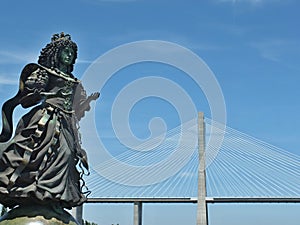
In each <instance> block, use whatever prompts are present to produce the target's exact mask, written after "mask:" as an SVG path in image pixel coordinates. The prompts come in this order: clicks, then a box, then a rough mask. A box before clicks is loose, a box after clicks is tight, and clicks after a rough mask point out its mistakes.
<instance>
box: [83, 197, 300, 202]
mask: <svg viewBox="0 0 300 225" xmlns="http://www.w3.org/2000/svg"><path fill="white" fill-rule="evenodd" d="M134 202H143V203H197V198H88V200H87V203H134ZM206 203H300V197H299V198H269V197H266V198H263V197H257V198H209V197H206Z"/></svg>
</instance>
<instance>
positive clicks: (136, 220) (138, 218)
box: [133, 201, 143, 225]
mask: <svg viewBox="0 0 300 225" xmlns="http://www.w3.org/2000/svg"><path fill="white" fill-rule="evenodd" d="M142 222H143V203H142V202H140V201H139V202H134V212H133V224H134V225H142Z"/></svg>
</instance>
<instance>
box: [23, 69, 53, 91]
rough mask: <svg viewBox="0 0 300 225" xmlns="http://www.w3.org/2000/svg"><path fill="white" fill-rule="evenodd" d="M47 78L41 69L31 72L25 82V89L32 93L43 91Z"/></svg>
mask: <svg viewBox="0 0 300 225" xmlns="http://www.w3.org/2000/svg"><path fill="white" fill-rule="evenodd" d="M48 80H49V76H48V73H47V71H46V70H43V69H41V68H38V69H36V70H35V71H33V72H32V73H31V74H30V75H29V76H28V77H27V79H26V80H25V88H26V89H27V90H29V91H33V92H41V91H45V89H46V86H47V84H48Z"/></svg>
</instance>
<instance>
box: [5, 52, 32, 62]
mask: <svg viewBox="0 0 300 225" xmlns="http://www.w3.org/2000/svg"><path fill="white" fill-rule="evenodd" d="M35 61H37V55H36V54H33V53H24V52H22V51H18V52H10V51H0V64H7V63H12V64H13V63H29V62H35Z"/></svg>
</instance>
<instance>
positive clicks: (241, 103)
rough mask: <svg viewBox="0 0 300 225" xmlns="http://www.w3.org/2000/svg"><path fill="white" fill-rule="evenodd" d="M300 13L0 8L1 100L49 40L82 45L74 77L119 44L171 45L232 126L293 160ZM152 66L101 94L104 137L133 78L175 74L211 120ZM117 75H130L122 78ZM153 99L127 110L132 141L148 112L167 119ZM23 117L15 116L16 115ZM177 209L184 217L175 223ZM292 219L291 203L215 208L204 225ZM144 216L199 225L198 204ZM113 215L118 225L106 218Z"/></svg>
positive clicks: (282, 9)
mask: <svg viewBox="0 0 300 225" xmlns="http://www.w3.org/2000/svg"><path fill="white" fill-rule="evenodd" d="M299 7H300V3H299V2H298V1H297V0H211V1H208V0H207V1H205V0H204V1H172V2H171V1H165V0H161V1H159V0H78V1H64V0H61V1H58V0H54V1H48V2H46V1H14V0H12V1H2V2H1V3H0V27H1V36H0V94H1V98H0V103H1V105H2V103H3V102H4V101H5V100H6V99H8V98H10V97H11V96H12V95H14V94H15V92H16V91H17V88H18V77H19V74H20V71H21V70H22V68H23V66H25V65H26V63H29V62H35V61H36V60H37V57H38V55H39V52H40V50H41V48H42V47H44V46H45V44H46V43H48V41H49V40H50V37H51V35H52V34H53V33H58V32H61V31H64V32H66V33H70V34H71V35H72V38H73V40H74V41H75V42H76V43H77V44H78V46H79V58H78V60H77V64H76V66H75V71H74V72H75V74H76V75H77V76H78V77H79V78H80V77H81V76H82V75H83V74H84V72H85V71H86V69H87V68H88V66H89V65H90V64H91V63H92V62H93V61H94V60H95V59H97V58H98V57H99V56H101V55H102V54H104V53H105V52H107V51H109V50H110V49H112V48H115V47H117V46H119V45H122V44H126V43H129V42H133V41H140V40H163V41H169V42H174V43H176V44H179V45H181V46H184V47H186V48H188V49H190V50H191V51H193V52H194V53H196V54H197V55H198V56H199V57H201V58H202V59H203V60H204V61H205V63H206V64H207V65H208V66H209V67H210V69H211V70H212V71H213V73H214V74H215V77H216V78H217V80H218V82H219V84H220V86H221V88H222V91H223V95H224V98H225V104H226V111H227V124H228V126H230V127H233V128H235V129H237V130H240V131H242V132H244V133H246V134H248V135H251V136H254V137H256V138H258V139H261V140H264V141H266V142H268V143H270V144H272V145H275V146H278V147H280V148H283V149H285V150H287V151H290V152H292V153H295V154H298V155H299V146H300V139H299V136H300V129H299V126H300V119H299V114H300V104H299V96H300V89H299V87H298V86H299V83H300V76H299V73H300V65H299V58H300V40H299V37H300V29H299V25H300V24H299V23H300V22H299V21H300V18H299V17H300V16H299V12H298V11H299ZM143 66H145V68H147V69H144V67H143ZM156 66H157V67H154V68H152V69H151V68H150V69H148V67H147V65H141V66H140V67H136V68H135V69H133V70H131V69H130V68H128V70H127V71H126V70H125V71H121V73H120V75H116V77H115V78H112V79H111V80H110V83H109V84H108V85H107V86H106V87H105V88H103V90H100V91H101V94H102V97H101V99H100V100H99V102H98V103H97V107H98V108H97V113H99V117H98V118H96V122H97V123H99V125H98V127H99V129H100V130H101V129H102V131H101V132H102V133H105V135H108V136H109V135H110V134H111V131H109V129H108V128H109V125H107V123H106V122H105V121H107V120H106V117H107V118H109V115H108V114H106V115H105V113H103V112H106V111H105V109H106V108H105V107H107V106H109V104H110V103H109V100H110V99H112V98H114V96H115V95H114V93H117V92H118V90H119V89H120V88H121V86H122V85H124V84H126V83H129V82H130V81H132V80H133V79H135V78H137V77H138V76H139V75H141V76H145V75H149V74H157V73H160V74H159V75H162V74H164V75H165V76H166V77H168V78H170V77H171V76H173V75H174V80H175V81H176V79H177V82H181V85H182V86H183V87H184V88H186V89H187V91H188V92H189V91H190V92H191V96H192V98H193V100H194V101H195V102H197V103H196V104H197V109H198V110H203V111H204V112H205V114H206V115H208V116H209V114H210V112H209V110H208V106H207V102H206V100H205V98H204V97H203V94H201V93H200V94H197V93H196V91H197V90H196V88H194V86H193V85H194V84H193V82H191V81H189V80H188V79H186V78H181V75H180V74H179V73H178V71H175V70H169V68H167V67H163V66H162V67H160V66H159V65H156ZM139 70H140V72H139V73H134V72H136V71H139ZM122 73H124V74H133V75H131V76H128V77H126V79H125V78H124V76H123V79H118V77H121V76H122ZM143 73H144V74H143ZM194 92H195V93H194ZM198 97H199V99H200V100H199V99H197V98H198ZM196 99H197V100H196ZM100 101H101V102H100ZM151 101H152V102H151ZM151 101H150V103H149V102H147V103H145V104H153V105H152V106H154V107H151V108H150V107H148V108H147V107H146V109H147V110H150V109H151V110H150V111H147V113H146V112H143V109H144V106H145V105H143V104H142V105H141V106H140V108H138V107H137V108H135V109H134V110H133V115H132V116H140V117H139V118H138V119H137V121H139V122H138V123H135V124H133V125H132V126H133V129H135V130H140V129H141V130H142V132H141V133H138V134H137V135H138V136H140V137H145V136H147V131H146V129H145V128H143V127H145V124H147V122H148V119H149V118H151V116H152V115H155V116H162V117H164V116H166V115H165V114H164V111H163V110H158V109H157V108H160V106H161V102H159V101H157V100H155V99H152V100H151ZM198 101H199V103H198ZM166 107H167V109H166V110H167V112H173V111H174V109H172V108H171V107H169V105H168V106H166ZM169 108H170V109H169ZM102 109H103V111H101V110H102ZM21 113H22V112H17V116H18V115H20V114H21ZM172 115H173V114H172ZM172 115H171V116H170V117H166V123H167V125H170V126H176V125H178V123H176V122H175V123H174V121H173V120H174V119H175V120H176V119H177V117H176V114H175V115H173V116H172ZM105 116H106V117H105ZM145 118H146V119H145ZM145 121H146V122H145ZM141 127H142V128H141ZM106 129H108V130H106ZM143 129H145V130H143ZM143 131H144V132H143ZM83 132H84V131H83ZM97 210H99V212H97ZM116 210H118V212H119V213H118V214H119V215H118V216H116V215H115V214H116V212H115V211H116ZM101 212H103V215H100V214H101ZM174 212H175V213H176V215H178V213H177V212H180V213H182V216H180V217H178V218H176V217H174V216H173V214H174ZM279 212H280V213H279ZM297 212H299V206H297V205H276V206H273V205H263V206H255V207H253V206H252V205H242V206H241V205H237V206H235V205H230V206H228V205H219V206H216V205H213V206H210V221H211V223H210V224H213V225H219V224H223V225H224V224H225V225H226V224H228V225H229V224H231V225H232V224H244V225H248V224H249V225H250V224H253V223H254V222H255V221H256V224H273V225H277V224H278V225H279V224H280V225H281V224H283V222H282V221H281V220H283V219H285V222H284V224H286V225H296V224H298V222H299V221H300V217H299V213H298V214H297ZM144 213H145V218H144V224H146V225H150V224H153V223H156V224H171V223H172V224H175V225H179V224H182V223H183V222H182V221H181V220H180V218H185V224H194V222H195V221H194V215H195V207H194V206H182V205H180V206H177V205H176V206H170V207H166V206H160V205H154V206H153V205H147V206H145V210H144ZM233 213H235V214H233ZM163 214H165V215H163ZM86 215H87V219H89V220H92V221H95V222H98V223H99V224H111V223H120V224H122V225H123V224H124V225H125V224H130V221H131V220H132V206H131V205H127V206H97V207H96V206H95V207H94V209H90V208H89V212H86ZM104 215H105V216H107V217H105V216H104ZM233 215H235V218H233ZM249 215H251V216H249ZM113 217H115V218H117V219H116V220H115V221H112V219H111V218H113ZM251 218H252V219H253V218H256V219H257V220H258V222H257V220H255V221H254V220H251ZM266 221H268V222H266Z"/></svg>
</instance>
